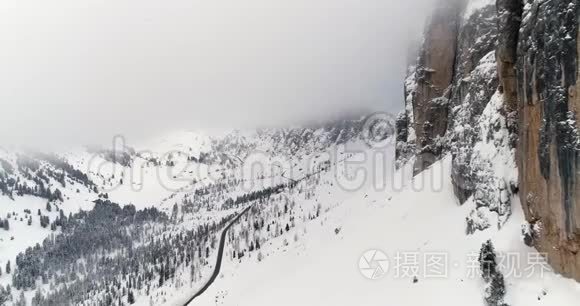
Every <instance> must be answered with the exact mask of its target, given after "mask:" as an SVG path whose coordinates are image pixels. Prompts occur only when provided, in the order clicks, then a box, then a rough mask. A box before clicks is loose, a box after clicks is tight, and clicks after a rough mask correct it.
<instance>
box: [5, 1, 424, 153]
mask: <svg viewBox="0 0 580 306" xmlns="http://www.w3.org/2000/svg"><path fill="white" fill-rule="evenodd" d="M429 2H430V1H429V0H404V1H402V0H171V1H168V0H135V1H129V0H83V1H79V0H53V1H46V0H32V1H30V0H2V1H0V114H2V115H1V117H0V130H1V131H0V142H2V143H24V144H26V143H41V142H46V141H51V142H55V143H61V142H65V143H71V144H74V143H79V144H80V143H94V142H101V141H104V140H105V139H110V138H111V135H114V134H125V135H135V137H138V136H146V135H152V134H158V133H160V132H164V131H167V130H171V129H176V128H191V129H196V128H203V127H212V128H216V127H218V128H234V127H251V126H255V125H271V124H286V123H289V122H300V121H302V120H309V119H312V118H319V119H324V118H328V117H332V116H334V115H336V114H339V113H342V112H344V111H347V110H352V109H369V110H386V111H398V110H400V109H401V108H402V103H403V102H402V91H403V88H402V78H403V75H404V71H405V64H406V63H405V61H406V59H407V54H406V53H407V45H408V42H409V41H410V40H413V39H416V37H417V36H418V35H419V34H420V32H421V31H422V25H423V21H424V15H425V14H426V13H427V11H428V3H429Z"/></svg>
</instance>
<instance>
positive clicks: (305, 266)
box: [190, 152, 580, 306]
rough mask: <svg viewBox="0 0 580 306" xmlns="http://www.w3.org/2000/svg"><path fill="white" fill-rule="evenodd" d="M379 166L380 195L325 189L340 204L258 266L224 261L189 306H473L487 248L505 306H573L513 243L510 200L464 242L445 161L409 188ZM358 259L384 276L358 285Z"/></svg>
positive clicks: (568, 288)
mask: <svg viewBox="0 0 580 306" xmlns="http://www.w3.org/2000/svg"><path fill="white" fill-rule="evenodd" d="M389 159H390V163H388V164H385V165H384V169H385V170H386V173H389V175H388V177H389V179H390V180H391V184H388V185H389V188H388V190H377V188H375V187H374V186H373V182H372V180H367V182H366V185H365V186H364V187H362V188H360V189H359V190H356V191H352V192H347V191H344V190H342V189H341V188H340V187H339V186H338V184H334V186H332V187H330V188H331V190H329V192H328V193H326V192H325V193H319V194H318V196H319V200H320V201H321V202H325V201H328V202H338V203H340V205H338V206H337V207H336V208H334V209H332V210H330V211H329V212H328V213H327V214H326V215H323V216H322V217H321V218H319V219H316V220H314V221H312V222H307V223H305V224H304V225H302V226H297V227H296V228H293V229H292V230H291V231H290V232H289V233H287V234H286V235H285V236H282V237H278V238H275V239H274V240H270V241H269V243H268V244H266V245H263V246H262V250H261V252H262V253H263V259H262V260H261V261H259V260H258V258H257V256H256V255H255V253H252V254H250V256H251V257H250V258H244V259H243V260H242V261H239V260H238V259H234V260H232V259H231V258H226V256H224V263H223V266H222V270H221V271H222V272H221V274H220V276H219V277H218V279H217V280H216V281H215V283H214V284H213V285H212V286H211V287H210V288H209V289H208V291H206V292H205V293H204V294H203V295H202V296H201V297H199V298H197V299H195V300H194V301H193V302H192V303H191V304H190V305H200V306H205V305H208V306H209V305H236V306H246V305H248V306H249V305H251V306H258V305H276V306H279V305H369V306H370V305H397V306H404V305H409V306H422V305H461V306H465V305H473V306H479V305H482V306H483V305H485V302H484V299H483V294H484V290H485V284H484V282H483V280H482V278H481V276H480V270H479V263H478V262H477V256H478V255H479V250H480V248H481V245H482V243H483V242H485V241H486V240H487V239H492V241H493V243H494V245H495V248H496V252H497V253H498V254H499V255H498V258H501V260H500V268H501V270H502V272H503V273H504V275H505V280H506V290H507V295H506V298H505V302H506V303H507V304H509V305H512V306H529V305H550V306H552V305H559V306H565V305H570V306H572V305H578V301H579V300H580V284H577V283H576V282H574V281H572V280H568V279H564V278H562V277H561V276H558V275H556V274H554V273H552V272H550V271H548V267H547V265H546V264H545V262H544V261H543V260H542V259H541V258H539V257H538V255H540V254H538V253H537V252H536V251H535V250H534V249H532V248H529V247H527V246H525V245H524V243H523V242H522V238H521V234H520V233H521V225H522V224H523V223H524V218H523V214H522V211H521V208H520V207H519V200H518V199H517V198H514V199H512V200H513V201H512V202H513V210H514V213H513V215H512V216H511V218H510V219H509V221H508V222H507V223H506V225H505V226H504V227H503V228H502V229H501V230H498V229H489V230H486V231H483V232H477V233H475V234H474V235H471V236H468V235H466V234H465V217H466V216H467V215H468V214H469V212H470V211H471V210H472V209H473V206H474V204H473V202H472V201H468V202H467V203H466V204H464V205H463V206H458V203H457V201H456V199H455V197H454V195H453V189H452V185H451V182H450V181H451V179H450V158H446V159H444V160H443V161H440V162H438V163H436V164H435V165H433V166H432V167H431V168H430V169H429V170H426V171H425V172H424V173H423V174H420V175H419V176H417V177H415V178H414V179H410V177H411V176H410V167H409V166H407V167H405V168H404V169H402V170H401V171H392V170H391V169H392V168H393V167H392V163H394V153H393V152H389ZM368 166H371V167H372V166H373V165H372V163H369V164H368ZM331 172H332V171H331ZM401 183H402V184H401ZM400 185H405V186H404V187H400ZM337 228H339V229H340V230H339V232H338V234H337V233H336V232H337V231H336V229H337ZM285 237H286V238H285ZM292 237H294V238H292ZM291 238H292V239H291ZM285 240H286V241H287V242H288V245H287V246H286V243H285ZM227 247H228V246H226V248H227ZM367 250H378V251H381V252H383V253H384V254H386V255H387V263H388V269H387V270H386V273H384V274H382V275H380V276H381V277H379V278H378V279H374V280H372V279H368V278H367V277H365V276H364V275H363V274H362V273H361V270H360V269H359V261H360V259H361V256H362V255H363V254H364V253H365V252H366V251H367ZM438 260H440V261H438ZM434 262H442V263H443V266H440V265H437V264H433V263H434ZM383 263H384V262H383ZM372 267H375V266H372ZM414 277H416V278H417V279H416V282H414Z"/></svg>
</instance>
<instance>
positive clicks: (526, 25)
mask: <svg viewBox="0 0 580 306" xmlns="http://www.w3.org/2000/svg"><path fill="white" fill-rule="evenodd" d="M511 2H517V1H511ZM578 16H579V15H578V4H577V1H569V0H551V1H526V2H525V4H524V9H523V15H522V23H521V28H520V32H519V38H518V41H517V79H518V99H519V104H518V110H519V112H518V116H519V120H518V125H519V143H518V157H519V159H518V168H519V172H520V177H519V181H520V191H521V199H522V206H523V208H524V212H525V214H526V218H527V220H528V221H529V222H530V224H532V226H533V227H534V228H536V229H537V230H536V231H535V232H533V233H534V234H533V235H532V236H533V237H532V238H533V239H532V243H533V244H534V245H535V246H536V247H537V248H538V250H540V251H541V252H545V253H546V254H547V255H548V261H549V262H550V264H551V265H552V266H553V267H554V268H555V269H556V270H557V271H559V272H561V273H562V274H564V275H565V276H569V277H573V278H575V279H577V280H579V281H580V254H579V251H580V176H579V174H580V173H579V172H578V171H579V168H578V166H579V159H578V151H579V148H580V147H579V136H578V130H577V119H576V117H577V114H578V110H579V107H580V101H579V98H578V95H577V92H578V83H577V79H578V41H579V40H578Z"/></svg>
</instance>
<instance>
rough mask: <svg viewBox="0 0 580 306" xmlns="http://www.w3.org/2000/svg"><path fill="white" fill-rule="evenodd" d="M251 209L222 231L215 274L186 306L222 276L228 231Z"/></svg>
mask: <svg viewBox="0 0 580 306" xmlns="http://www.w3.org/2000/svg"><path fill="white" fill-rule="evenodd" d="M250 208H252V205H250V206H248V207H246V208H245V209H244V210H243V211H242V212H241V213H239V214H238V215H237V216H236V217H235V218H234V219H233V220H232V221H231V222H230V223H229V224H228V226H226V228H224V230H223V231H222V236H221V238H220V245H219V249H218V255H217V259H216V263H215V268H214V271H213V274H212V275H211V277H210V278H209V280H208V281H207V283H205V285H204V286H203V287H202V288H201V289H199V291H197V293H196V294H195V295H193V296H192V297H191V298H190V299H189V300H188V301H187V302H186V303H185V304H184V306H187V305H189V303H191V302H192V301H193V300H194V299H195V298H196V297H198V296H200V295H202V294H203V293H204V292H205V291H206V290H207V288H209V286H211V284H213V282H214V281H215V279H216V278H217V277H218V275H219V274H220V268H221V266H222V257H223V255H224V247H225V244H226V235H227V233H228V230H229V229H230V228H231V227H232V225H234V224H235V223H236V222H238V220H239V219H240V218H241V217H242V216H243V215H244V214H245V213H247V212H248V210H250Z"/></svg>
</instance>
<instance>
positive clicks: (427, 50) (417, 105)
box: [408, 0, 463, 172]
mask: <svg viewBox="0 0 580 306" xmlns="http://www.w3.org/2000/svg"><path fill="white" fill-rule="evenodd" d="M462 3H463V1H456V0H453V1H449V0H445V1H439V3H438V5H437V8H436V10H435V12H434V14H433V16H432V17H431V20H430V21H429V26H428V27H427V28H426V31H425V35H424V41H423V46H422V48H421V50H420V54H419V58H418V62H417V66H416V69H415V70H414V72H413V73H414V88H413V92H412V93H408V94H411V95H412V97H411V99H410V101H409V102H410V103H411V105H412V112H413V119H414V120H413V122H412V123H413V125H414V130H415V135H416V137H417V140H416V145H417V152H418V154H417V159H416V161H415V172H420V171H422V170H424V169H425V168H426V167H428V166H429V165H431V164H432V163H433V161H434V160H436V159H437V158H439V157H440V156H441V152H442V141H441V139H442V137H443V136H444V135H445V132H446V131H447V124H448V122H447V120H446V118H447V117H448V112H449V99H450V97H451V94H452V92H451V90H452V86H451V85H452V84H453V76H454V70H455V69H454V68H455V57H456V50H457V37H458V31H459V19H460V15H459V14H460V11H461V7H462Z"/></svg>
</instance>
